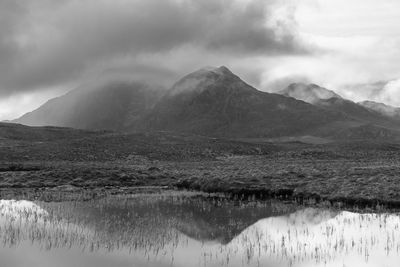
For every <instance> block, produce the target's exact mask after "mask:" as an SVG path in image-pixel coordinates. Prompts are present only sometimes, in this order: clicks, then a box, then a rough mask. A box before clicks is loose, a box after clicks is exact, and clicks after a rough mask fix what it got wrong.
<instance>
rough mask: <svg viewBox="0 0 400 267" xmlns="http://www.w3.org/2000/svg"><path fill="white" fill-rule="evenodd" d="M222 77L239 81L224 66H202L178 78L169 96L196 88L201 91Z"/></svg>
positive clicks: (195, 89)
mask: <svg viewBox="0 0 400 267" xmlns="http://www.w3.org/2000/svg"><path fill="white" fill-rule="evenodd" d="M222 79H231V80H234V81H240V78H239V77H238V76H236V75H235V74H233V73H232V72H231V71H230V70H229V69H228V68H227V67H225V66H220V67H204V68H201V69H199V70H197V71H195V72H192V73H190V74H188V75H186V76H185V77H183V78H182V79H180V80H179V81H178V82H177V83H175V84H174V85H173V86H172V88H171V90H170V92H169V95H170V96H171V95H176V94H180V93H184V92H185V93H186V92H193V91H197V90H200V91H202V90H203V89H205V88H207V87H208V86H209V85H212V84H215V83H216V82H217V81H218V80H222Z"/></svg>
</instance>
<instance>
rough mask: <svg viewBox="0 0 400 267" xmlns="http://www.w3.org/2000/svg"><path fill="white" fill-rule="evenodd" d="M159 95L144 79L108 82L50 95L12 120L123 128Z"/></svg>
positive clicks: (31, 122) (145, 109) (84, 126)
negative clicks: (141, 81)
mask: <svg viewBox="0 0 400 267" xmlns="http://www.w3.org/2000/svg"><path fill="white" fill-rule="evenodd" d="M160 96H161V93H160V91H159V90H154V89H152V88H150V87H149V86H147V85H144V84H141V83H123V82H118V83H108V84H106V85H102V86H100V87H97V88H91V89H77V90H74V91H71V92H69V93H67V94H66V95H64V96H61V97H58V98H54V99H51V100H50V101H48V102H47V103H45V104H44V105H42V106H41V107H40V108H38V109H37V110H34V111H32V112H30V113H27V114H25V115H23V116H22V117H20V118H19V119H16V120H14V121H13V122H16V123H22V124H25V125H30V126H45V125H52V126H62V127H73V128H80V129H106V130H122V129H124V128H125V126H126V125H129V124H130V123H132V122H133V121H135V120H137V119H139V118H141V116H142V115H143V114H144V113H145V112H146V111H147V110H148V109H150V108H152V107H153V105H154V104H155V102H156V101H157V100H158V99H159V97H160Z"/></svg>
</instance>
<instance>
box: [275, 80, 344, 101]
mask: <svg viewBox="0 0 400 267" xmlns="http://www.w3.org/2000/svg"><path fill="white" fill-rule="evenodd" d="M278 94H281V95H284V96H288V97H293V98H296V99H298V100H302V101H304V102H307V103H310V104H316V103H318V102H319V101H321V100H324V99H330V98H337V99H342V97H341V96H340V95H338V94H336V93H335V92H334V91H331V90H328V89H326V88H323V87H320V86H318V85H316V84H304V83H292V84H290V85H289V86H288V87H286V88H285V89H283V90H282V91H279V92H278Z"/></svg>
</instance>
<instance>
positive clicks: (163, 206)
mask: <svg viewBox="0 0 400 267" xmlns="http://www.w3.org/2000/svg"><path fill="white" fill-rule="evenodd" d="M59 205H61V206H63V207H62V208H60V207H59ZM42 206H43V207H44V208H46V209H47V210H52V212H53V213H55V214H58V215H59V216H61V217H68V218H69V217H73V218H74V220H77V221H79V223H80V224H84V225H85V226H87V227H89V228H93V229H95V231H96V232H97V233H107V235H108V237H107V238H110V236H115V237H118V238H119V239H121V232H123V233H126V234H125V235H124V236H123V237H122V238H126V239H127V240H125V241H126V242H130V241H131V240H132V239H133V238H132V237H137V236H138V235H139V236H140V237H139V238H138V239H139V240H141V239H149V237H151V236H153V235H154V236H155V239H156V240H157V239H159V238H160V236H164V237H166V238H172V237H173V236H174V235H173V234H171V232H174V231H175V230H178V232H180V233H183V234H184V235H186V236H187V237H190V238H193V239H195V240H198V241H201V242H217V243H221V244H226V243H229V242H230V241H231V240H232V239H233V238H234V237H235V236H237V235H238V234H240V233H241V232H242V231H243V230H244V229H246V228H247V227H249V226H250V225H252V224H253V223H255V222H256V221H258V220H260V219H262V218H265V217H269V216H276V215H281V214H284V213H287V212H288V211H289V210H292V208H291V207H290V206H288V205H284V204H282V203H277V202H265V203H263V204H260V203H251V204H245V203H238V202H237V203H234V202H232V201H229V200H227V199H225V198H220V197H215V198H207V197H205V196H201V195H197V196H195V197H193V196H192V197H187V196H185V195H175V196H154V195H147V196H146V195H139V196H134V197H132V198H129V199H127V198H123V199H120V198H118V197H117V198H109V199H106V200H103V202H100V203H78V204H75V205H73V206H71V205H70V204H66V205H65V204H57V203H56V204H45V203H43V204H42ZM132 231H133V232H132ZM128 233H129V234H128ZM165 241H167V240H163V243H164V242H165ZM137 245H139V246H140V244H136V245H135V246H137Z"/></svg>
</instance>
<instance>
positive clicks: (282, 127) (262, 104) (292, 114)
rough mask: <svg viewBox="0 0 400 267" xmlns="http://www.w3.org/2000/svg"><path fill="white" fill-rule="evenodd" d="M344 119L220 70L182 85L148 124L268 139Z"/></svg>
mask: <svg viewBox="0 0 400 267" xmlns="http://www.w3.org/2000/svg"><path fill="white" fill-rule="evenodd" d="M340 119H341V115H338V114H335V113H333V112H330V111H325V110H323V109H321V108H319V107H315V106H313V105H310V104H308V103H305V102H303V101H298V100H296V99H293V98H288V97H285V96H282V95H278V94H270V93H266V92H261V91H258V90H256V89H255V88H253V87H251V86H250V85H248V84H246V83H245V82H244V81H242V80H241V79H240V78H239V77H238V76H236V75H234V74H233V73H232V72H230V71H229V70H228V69H227V68H226V67H220V68H216V69H202V70H199V71H197V72H194V73H191V74H189V75H187V76H185V77H184V78H183V79H181V80H180V81H178V82H177V83H176V84H175V85H174V86H173V87H172V88H171V90H170V91H169V92H168V93H167V95H166V96H165V97H164V98H163V99H162V100H161V101H160V102H159V103H158V104H157V105H156V106H155V108H154V110H153V111H152V112H151V113H150V114H148V115H147V116H146V119H145V122H144V125H146V126H145V127H146V128H147V129H151V130H168V131H183V132H191V133H196V134H202V135H211V136H224V137H264V136H286V135H298V134H302V133H304V132H307V131H309V130H310V129H313V128H315V127H319V126H320V125H323V124H325V123H326V122H327V121H336V120H340Z"/></svg>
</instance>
